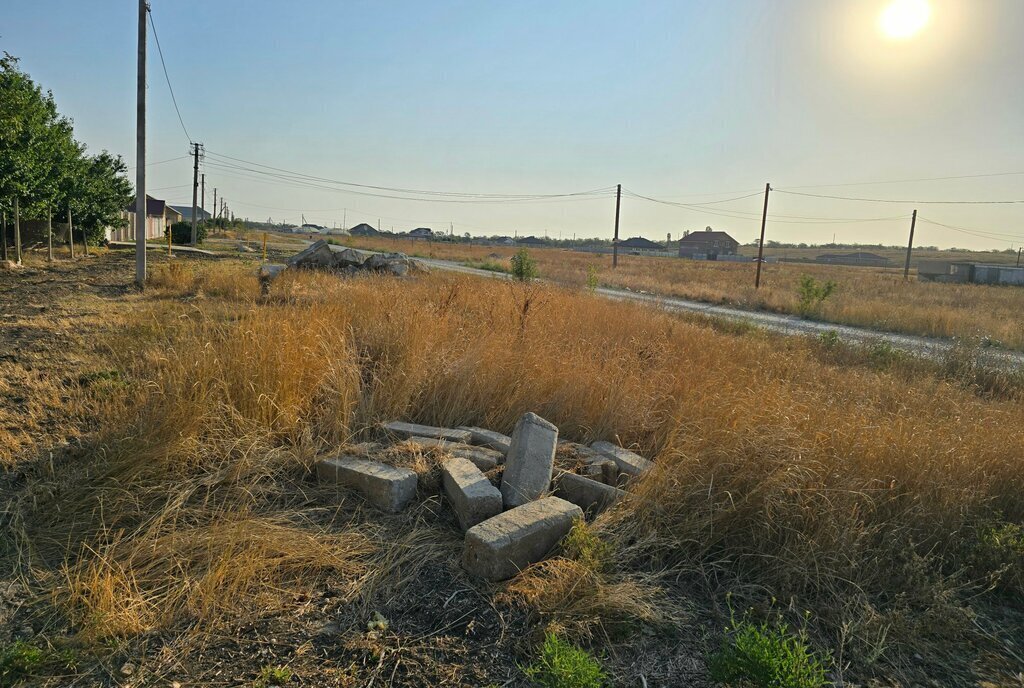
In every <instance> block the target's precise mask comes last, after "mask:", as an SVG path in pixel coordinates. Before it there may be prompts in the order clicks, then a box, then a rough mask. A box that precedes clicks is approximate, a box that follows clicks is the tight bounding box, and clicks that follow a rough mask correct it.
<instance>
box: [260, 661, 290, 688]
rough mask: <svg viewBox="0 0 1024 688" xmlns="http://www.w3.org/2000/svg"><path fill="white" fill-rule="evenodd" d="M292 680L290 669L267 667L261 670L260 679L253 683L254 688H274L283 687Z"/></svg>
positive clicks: (269, 665)
mask: <svg viewBox="0 0 1024 688" xmlns="http://www.w3.org/2000/svg"><path fill="white" fill-rule="evenodd" d="M291 680H292V670H291V669H289V668H288V667H283V666H273V665H271V664H268V665H266V666H265V667H263V668H262V669H260V675H259V678H257V679H256V680H255V681H253V684H252V685H253V688H273V687H275V686H283V685H285V684H286V683H288V682H289V681H291Z"/></svg>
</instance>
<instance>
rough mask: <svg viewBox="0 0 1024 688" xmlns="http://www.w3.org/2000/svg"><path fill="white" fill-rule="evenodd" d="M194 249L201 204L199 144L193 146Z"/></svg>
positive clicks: (192, 242)
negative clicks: (197, 215) (198, 211)
mask: <svg viewBox="0 0 1024 688" xmlns="http://www.w3.org/2000/svg"><path fill="white" fill-rule="evenodd" d="M192 157H193V158H194V160H193V162H192V240H191V242H190V244H191V246H192V248H195V245H196V219H197V218H196V212H197V210H198V204H199V144H198V143H193V144H192Z"/></svg>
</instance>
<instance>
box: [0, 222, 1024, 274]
mask: <svg viewBox="0 0 1024 688" xmlns="http://www.w3.org/2000/svg"><path fill="white" fill-rule="evenodd" d="M4 222H5V223H6V220H5V221H4ZM5 241H6V240H5ZM1021 251H1024V246H1022V247H1021V248H1019V249H1017V267H1020V252H1021Z"/></svg>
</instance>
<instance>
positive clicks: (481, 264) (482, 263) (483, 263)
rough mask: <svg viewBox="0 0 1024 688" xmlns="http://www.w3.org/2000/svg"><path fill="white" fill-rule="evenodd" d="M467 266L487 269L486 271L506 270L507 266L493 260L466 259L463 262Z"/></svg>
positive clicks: (505, 271)
mask: <svg viewBox="0 0 1024 688" xmlns="http://www.w3.org/2000/svg"><path fill="white" fill-rule="evenodd" d="M463 265H464V266H466V267H467V268H476V269H477V270H487V271H488V272H504V273H507V272H508V268H507V267H506V266H504V265H502V264H501V263H499V262H497V261H495V260H467V261H466V262H464V263H463Z"/></svg>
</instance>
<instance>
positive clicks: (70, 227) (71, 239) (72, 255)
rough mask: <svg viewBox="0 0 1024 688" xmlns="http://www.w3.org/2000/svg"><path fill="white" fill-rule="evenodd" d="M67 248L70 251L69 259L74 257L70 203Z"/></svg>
mask: <svg viewBox="0 0 1024 688" xmlns="http://www.w3.org/2000/svg"><path fill="white" fill-rule="evenodd" d="M68 250H69V251H71V260H74V259H75V231H74V226H73V225H72V224H71V204H70V203H69V204H68Z"/></svg>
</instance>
